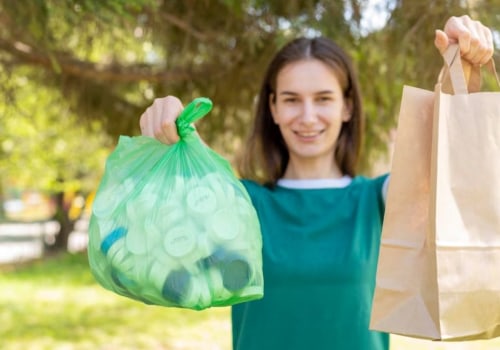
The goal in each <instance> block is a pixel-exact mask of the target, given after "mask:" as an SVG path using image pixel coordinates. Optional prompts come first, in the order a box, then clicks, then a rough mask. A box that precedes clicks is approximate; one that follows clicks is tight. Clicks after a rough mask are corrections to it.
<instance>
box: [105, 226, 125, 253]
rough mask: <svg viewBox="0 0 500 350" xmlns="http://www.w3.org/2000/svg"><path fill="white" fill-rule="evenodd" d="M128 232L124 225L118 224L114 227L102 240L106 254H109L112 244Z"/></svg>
mask: <svg viewBox="0 0 500 350" xmlns="http://www.w3.org/2000/svg"><path fill="white" fill-rule="evenodd" d="M126 234H127V229H126V228H125V227H122V226H118V227H116V228H115V229H113V230H112V231H111V232H110V233H109V234H108V235H107V236H106V237H105V238H104V239H103V240H102V242H101V251H102V252H103V253H104V255H106V254H108V251H109V249H110V248H111V246H112V245H113V244H114V243H115V242H116V241H118V240H119V239H121V238H123V237H125V235H126Z"/></svg>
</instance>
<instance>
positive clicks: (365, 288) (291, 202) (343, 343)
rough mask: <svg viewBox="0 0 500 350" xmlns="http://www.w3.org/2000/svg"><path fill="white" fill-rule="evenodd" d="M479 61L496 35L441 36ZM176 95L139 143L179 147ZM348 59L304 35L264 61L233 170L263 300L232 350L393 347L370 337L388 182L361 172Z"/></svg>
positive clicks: (247, 314) (238, 328)
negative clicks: (256, 234)
mask: <svg viewBox="0 0 500 350" xmlns="http://www.w3.org/2000/svg"><path fill="white" fill-rule="evenodd" d="M450 42H458V43H459V45H460V48H461V56H462V58H463V59H464V61H465V65H464V73H465V74H467V73H468V70H469V68H470V66H471V65H477V64H484V63H486V62H487V61H488V60H489V59H490V58H491V56H492V54H493V43H492V36H491V32H490V30H489V29H488V28H486V27H484V26H483V25H482V24H481V23H479V22H475V21H472V20H471V19H470V18H469V17H468V16H462V17H452V18H450V19H449V20H448V21H447V23H446V25H445V28H444V31H436V37H435V45H436V47H437V48H438V49H439V50H440V52H444V50H445V49H446V48H447V46H448V44H449V43H450ZM182 109H183V107H182V104H181V102H180V101H179V100H178V99H177V98H175V97H171V96H169V97H166V98H163V99H157V100H155V102H154V103H153V105H152V106H151V107H150V108H148V109H147V110H146V112H145V113H144V114H143V115H142V116H141V122H140V124H141V130H142V133H143V135H146V136H151V137H155V138H157V139H158V140H160V141H162V142H164V143H168V144H171V143H174V142H177V141H178V139H179V137H178V135H177V131H176V127H175V119H176V117H177V116H178V115H179V113H180V112H181V111H182ZM362 127H363V122H362V108H361V99H360V94H359V87H358V82H357V79H356V76H355V74H354V71H353V69H352V66H351V62H350V59H349V58H348V57H347V56H346V54H345V53H344V52H343V51H342V49H340V48H339V47H338V46H336V45H335V44H334V43H333V42H331V41H329V40H328V39H325V38H315V39H306V38H299V39H296V40H294V41H292V42H290V43H289V44H288V45H286V46H285V47H284V48H283V49H281V50H280V51H279V52H278V53H277V54H276V56H275V57H274V59H273V60H272V61H271V63H270V65H269V68H268V70H267V73H266V74H265V76H264V81H263V84H262V88H261V91H260V94H259V96H258V104H257V110H256V117H255V121H254V127H253V132H252V134H251V137H250V139H249V143H248V147H247V148H246V155H245V157H244V158H243V160H242V162H241V164H240V166H239V168H240V169H239V170H240V174H242V177H243V178H244V179H245V180H243V184H244V185H245V187H246V189H247V190H248V192H249V194H250V196H251V198H252V202H253V204H254V206H255V208H256V210H257V213H258V216H259V220H260V223H261V228H262V237H263V265H264V280H265V283H264V285H265V289H264V298H263V299H261V300H257V301H252V302H247V303H243V304H238V305H235V306H233V308H232V326H233V348H234V349H242V350H246V349H259V350H264V349H287V350H292V349H346V350H351V349H359V350H367V349H370V350H382V349H388V348H389V338H388V335H387V334H383V333H379V332H374V331H370V330H369V329H368V325H369V319H370V310H371V302H372V297H373V290H374V285H375V273H376V265H377V258H378V249H379V244H380V233H381V228H382V218H383V213H384V198H383V194H384V188H385V185H386V183H387V179H388V176H387V175H384V176H381V177H378V178H375V179H367V178H364V177H359V176H356V174H355V169H356V162H357V159H358V155H359V149H360V140H361V136H362Z"/></svg>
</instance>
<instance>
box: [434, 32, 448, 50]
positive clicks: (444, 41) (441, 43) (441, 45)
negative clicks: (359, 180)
mask: <svg viewBox="0 0 500 350" xmlns="http://www.w3.org/2000/svg"><path fill="white" fill-rule="evenodd" d="M449 44H450V43H449V40H448V36H447V35H446V33H445V32H443V31H442V30H439V29H438V30H436V34H435V37H434V45H435V46H436V48H437V49H438V50H439V52H440V53H441V54H444V52H445V51H446V49H447V48H448V45H449Z"/></svg>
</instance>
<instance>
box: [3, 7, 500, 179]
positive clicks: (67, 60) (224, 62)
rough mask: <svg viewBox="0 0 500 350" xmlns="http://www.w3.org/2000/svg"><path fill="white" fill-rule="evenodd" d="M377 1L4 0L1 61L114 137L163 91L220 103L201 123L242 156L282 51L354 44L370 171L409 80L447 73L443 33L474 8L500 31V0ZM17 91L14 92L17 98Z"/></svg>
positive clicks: (426, 82) (421, 81)
mask: <svg viewBox="0 0 500 350" xmlns="http://www.w3.org/2000/svg"><path fill="white" fill-rule="evenodd" d="M369 4H370V2H369V1H363V0H330V1H328V0H324V1H320V0H289V1H281V0H241V1H240V0H210V1H209V0H204V1H200V0H183V1H172V0H129V1H124V0H107V1H101V0H63V1H60V0H33V1H32V0H19V1H9V0H0V28H1V29H0V65H1V66H2V67H3V71H4V73H7V72H19V71H18V69H24V71H23V74H24V76H25V77H27V79H29V80H30V82H32V84H33V85H34V86H37V89H38V87H43V88H47V89H49V90H50V91H59V94H60V96H61V101H62V100H64V101H65V103H64V104H60V105H61V106H64V107H62V108H63V109H64V110H65V111H66V113H67V114H71V115H75V116H77V117H78V119H79V120H82V121H85V124H86V125H88V126H92V125H94V124H92V123H93V122H95V121H98V122H99V123H101V124H102V125H103V127H104V129H105V130H106V132H107V133H108V134H109V135H110V136H111V137H112V138H113V139H114V140H115V141H116V140H117V136H118V135H120V134H129V135H134V134H138V132H139V130H138V117H139V115H140V114H141V113H142V112H143V111H144V110H145V108H146V107H147V106H148V105H150V104H151V102H152V100H153V99H154V98H155V97H160V96H164V95H166V94H173V95H177V96H179V97H180V98H181V99H182V100H183V101H185V102H189V101H190V100H191V99H193V98H194V97H198V96H207V97H210V98H211V99H212V100H213V101H214V106H215V108H214V110H213V112H212V113H211V114H210V115H209V116H208V117H207V118H205V119H203V120H201V121H200V122H199V123H198V130H199V131H200V133H201V134H202V135H203V138H204V139H205V140H206V142H207V143H208V144H210V145H211V146H212V147H213V148H214V149H215V150H216V151H218V152H220V153H222V154H223V155H225V156H227V157H228V158H229V159H230V160H231V159H232V155H233V154H235V152H234V151H235V150H236V149H237V148H239V147H240V146H241V144H242V139H243V138H244V137H245V133H246V130H248V124H249V120H250V118H251V112H252V106H253V101H254V97H255V95H256V93H257V91H258V89H259V83H260V82H259V79H258V77H260V76H262V74H263V72H262V69H263V67H265V66H266V65H267V63H268V61H269V59H270V58H271V56H272V55H273V54H274V52H275V51H276V50H277V49H278V48H279V47H280V46H281V45H282V44H283V43H284V42H285V41H287V40H288V39H290V38H292V37H295V36H298V35H308V36H311V35H326V36H328V37H331V38H333V39H334V40H336V41H337V42H338V43H339V44H340V45H342V46H343V47H345V48H346V50H347V51H348V52H349V53H350V54H351V56H352V57H353V58H354V60H355V63H356V65H357V68H358V71H359V76H360V80H361V83H362V86H363V92H364V99H365V110H366V116H367V129H366V130H367V135H366V142H365V145H364V157H363V169H364V170H365V171H367V170H368V169H369V167H370V161H371V160H373V159H374V158H376V157H377V156H379V155H380V154H383V152H384V151H385V145H386V143H387V133H388V131H389V130H390V129H391V128H393V127H394V125H395V119H396V114H397V108H398V101H399V100H400V97H401V96H400V95H401V91H402V85H403V84H409V85H416V86H421V87H428V88H432V87H433V84H434V83H435V81H436V76H437V73H438V72H439V69H440V67H441V65H442V63H441V59H440V57H439V55H438V54H437V52H436V49H435V48H434V47H433V44H432V42H433V35H434V31H433V29H434V28H440V27H442V26H443V25H444V21H445V20H446V18H448V17H449V16H450V15H451V14H458V15H461V14H464V13H469V14H471V15H473V16H474V18H477V19H480V20H482V21H483V22H484V23H486V24H487V25H489V26H491V27H492V28H500V17H499V16H497V15H496V14H497V13H499V12H500V4H499V2H498V1H496V0H469V1H463V0H444V1H439V2H438V1H434V0H422V1H413V0H386V1H385V2H380V6H381V8H380V10H379V11H378V12H377V11H376V12H373V11H371V12H370V11H367V7H368V5H369ZM373 16H385V17H386V18H385V25H383V26H382V27H380V28H379V27H377V28H371V27H369V26H367V25H366V24H365V23H366V21H367V20H369V19H371V18H372V17H373ZM16 74H18V73H15V74H11V76H12V77H14V76H15V75H16ZM4 89H5V87H4ZM10 94H11V93H10V92H9V91H5V93H4V94H3V96H4V104H6V105H8V104H10V103H12V99H11V98H10ZM15 101H20V100H19V99H17V100H15ZM54 115H62V114H61V113H54ZM0 123H1V124H0V125H3V123H5V118H2V119H0ZM54 175H56V174H54ZM54 179H57V177H55V178H54ZM67 179H68V178H66V180H67Z"/></svg>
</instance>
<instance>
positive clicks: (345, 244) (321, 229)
mask: <svg viewBox="0 0 500 350" xmlns="http://www.w3.org/2000/svg"><path fill="white" fill-rule="evenodd" d="M386 178H387V176H386V175H384V176H381V177H377V178H375V179H367V178H364V177H355V178H353V179H352V181H351V182H350V183H349V184H348V185H347V186H345V187H342V188H321V189H297V188H287V187H282V186H280V185H278V186H275V187H274V188H268V187H264V186H261V185H259V184H257V183H255V182H252V181H247V180H243V184H244V185H245V187H246V189H247V190H248V192H249V194H250V196H251V198H252V202H253V204H254V206H255V208H256V210H257V213H258V216H259V220H260V224H261V229H262V239H263V269H264V298H263V299H260V300H256V301H251V302H246V303H242V304H238V305H234V306H233V307H232V326H233V348H234V349H235V350H266V349H269V350H271V349H272V350H282V349H283V350H295V349H296V350H299V349H300V350H308V349H312V350H323V349H328V350H387V349H388V348H389V336H388V335H387V334H385V333H379V332H374V331H370V330H369V329H368V326H369V321H370V310H371V305H372V297H373V292H374V287H375V274H376V267H377V258H378V252H379V244H380V235H381V229H382V220H383V213H384V200H383V196H382V186H383V183H384V181H385V179H386Z"/></svg>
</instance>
